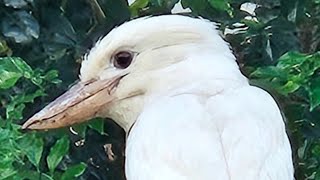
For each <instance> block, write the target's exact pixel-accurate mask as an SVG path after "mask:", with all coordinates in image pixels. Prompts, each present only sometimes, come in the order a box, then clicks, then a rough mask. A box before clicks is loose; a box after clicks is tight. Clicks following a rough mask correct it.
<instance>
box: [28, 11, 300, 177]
mask: <svg viewBox="0 0 320 180" xmlns="http://www.w3.org/2000/svg"><path fill="white" fill-rule="evenodd" d="M96 116H99V117H109V118H112V119H114V120H115V122H117V123H118V124H119V125H120V126H121V127H122V128H123V129H124V130H125V131H126V133H127V140H126V153H125V155H126V161H125V173H126V177H127V179H128V180H293V179H294V178H293V165H292V158H291V148H290V143H289V141H288V137H287V135H286V131H285V125H284V122H283V119H282V117H281V113H280V110H279V108H278V106H277V104H276V103H275V101H274V100H273V98H272V97H271V96H270V95H269V94H268V93H266V92H265V91H263V90H261V89H259V88H257V87H253V86H251V85H249V83H248V80H247V78H246V77H245V76H244V75H242V74H241V72H240V70H239V67H238V65H237V63H236V60H235V57H234V56H233V54H232V52H231V50H230V49H229V45H228V44H227V43H226V42H225V41H224V40H223V39H222V38H221V37H220V36H219V33H218V31H217V30H216V26H215V25H214V24H213V23H211V22H209V21H207V20H204V19H197V18H190V17H185V16H180V15H164V16H157V17H147V18H139V19H135V20H132V21H130V22H127V23H124V24H123V25H121V26H119V27H118V28H115V29H114V30H112V31H111V32H110V33H109V34H108V35H107V36H105V37H104V38H103V39H101V41H99V42H98V43H97V45H96V46H95V47H94V48H93V49H92V50H91V52H90V53H89V54H88V55H87V56H85V60H84V61H83V62H82V67H81V71H80V83H78V84H76V85H75V86H73V87H72V88H71V89H70V90H69V91H67V92H66V93H65V94H64V95H62V96H60V97H59V98H58V99H56V100H55V101H54V102H52V103H51V104H49V105H48V106H47V107H45V108H44V109H43V110H42V111H40V112H39V113H37V114H36V115H34V116H33V117H32V118H30V119H29V120H28V121H27V122H26V123H25V124H24V125H23V128H25V129H51V128H59V127H63V126H69V125H72V124H74V123H79V122H82V121H85V120H88V119H90V118H92V117H96Z"/></svg>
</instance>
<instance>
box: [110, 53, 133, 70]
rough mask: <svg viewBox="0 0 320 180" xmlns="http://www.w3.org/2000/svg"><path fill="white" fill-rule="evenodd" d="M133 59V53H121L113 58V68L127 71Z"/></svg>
mask: <svg viewBox="0 0 320 180" xmlns="http://www.w3.org/2000/svg"><path fill="white" fill-rule="evenodd" d="M132 59H133V53H131V52H129V51H120V52H118V53H117V54H115V55H114V57H113V66H114V67H116V68H118V69H126V68H127V67H129V66H130V64H131V62H132Z"/></svg>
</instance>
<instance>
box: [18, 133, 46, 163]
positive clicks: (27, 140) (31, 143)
mask: <svg viewBox="0 0 320 180" xmlns="http://www.w3.org/2000/svg"><path fill="white" fill-rule="evenodd" d="M17 145H18V147H19V148H20V150H21V151H22V152H24V153H25V154H26V156H27V157H28V159H29V161H30V162H31V163H32V164H33V165H34V166H36V167H37V168H40V167H39V162H40V159H41V156H42V151H43V140H42V139H41V138H38V137H36V136H35V134H26V135H25V136H23V137H22V138H21V139H20V140H19V141H18V142H17Z"/></svg>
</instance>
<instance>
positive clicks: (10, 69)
mask: <svg viewBox="0 0 320 180" xmlns="http://www.w3.org/2000/svg"><path fill="white" fill-rule="evenodd" d="M32 74H33V70H32V69H31V67H30V66H29V65H28V64H27V63H26V62H24V61H23V60H22V59H21V58H19V57H4V58H0V88H2V89H8V88H10V87H12V86H14V85H15V84H16V82H17V81H18V80H19V79H20V78H21V77H22V76H24V77H26V78H30V77H31V76H32Z"/></svg>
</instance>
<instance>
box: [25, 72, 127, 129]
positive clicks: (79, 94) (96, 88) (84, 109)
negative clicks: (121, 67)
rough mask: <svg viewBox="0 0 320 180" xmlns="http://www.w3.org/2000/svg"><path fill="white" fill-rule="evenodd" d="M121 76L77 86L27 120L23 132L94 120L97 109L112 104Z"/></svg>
mask: <svg viewBox="0 0 320 180" xmlns="http://www.w3.org/2000/svg"><path fill="white" fill-rule="evenodd" d="M122 77H123V76H118V77H114V78H112V79H108V80H92V81H88V82H80V83H78V84H76V85H74V86H72V87H71V88H70V89H69V90H68V91H67V92H66V93H64V94H63V95H61V96H60V97H58V98H57V99H56V100H54V101H53V102H51V103H50V104H49V105H47V106H46V107H45V108H43V109H42V110H41V111H40V112H38V113H36V114H35V115H34V116H32V117H31V118H30V119H28V120H27V121H26V122H25V123H24V124H23V126H22V129H54V128H60V127H65V126H70V125H72V124H75V123H80V122H83V121H86V120H89V119H90V118H93V117H95V116H96V114H97V112H98V111H99V110H100V108H101V107H102V106H104V105H106V104H108V103H111V102H113V101H115V100H116V99H117V98H116V97H114V96H113V94H114V93H113V92H114V89H115V88H116V87H117V85H118V83H119V81H120V79H121V78H122Z"/></svg>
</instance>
